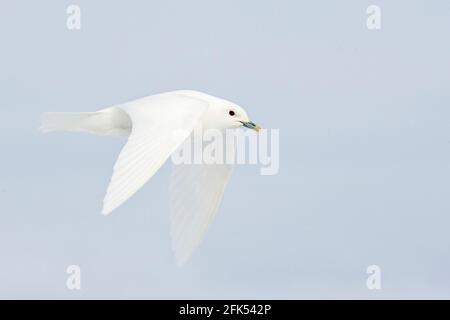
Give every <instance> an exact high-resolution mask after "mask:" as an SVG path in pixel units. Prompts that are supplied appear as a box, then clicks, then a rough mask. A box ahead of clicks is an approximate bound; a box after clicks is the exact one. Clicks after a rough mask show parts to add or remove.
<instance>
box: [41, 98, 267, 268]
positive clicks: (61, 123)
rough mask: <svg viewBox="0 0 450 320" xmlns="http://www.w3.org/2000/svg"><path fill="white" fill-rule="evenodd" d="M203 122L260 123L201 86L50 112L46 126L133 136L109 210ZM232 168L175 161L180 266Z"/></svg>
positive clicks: (219, 125)
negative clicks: (98, 107) (79, 109)
mask: <svg viewBox="0 0 450 320" xmlns="http://www.w3.org/2000/svg"><path fill="white" fill-rule="evenodd" d="M199 126H201V127H202V128H203V129H220V130H224V129H229V128H237V127H240V126H245V127H248V128H251V129H254V130H256V131H259V129H260V127H258V126H257V125H255V124H254V123H253V122H251V121H250V120H249V118H248V116H247V113H246V112H245V110H244V109H243V108H241V107H239V106H238V105H237V104H235V103H232V102H230V101H227V100H224V99H220V98H217V97H214V96H211V95H208V94H205V93H202V92H198V91H191V90H179V91H172V92H167V93H161V94H157V95H152V96H148V97H144V98H141V99H138V100H134V101H131V102H127V103H124V104H120V105H116V106H113V107H109V108H106V109H102V110H99V111H97V112H75V113H65V112H63V113H45V114H43V116H42V126H41V130H42V131H44V132H49V131H58V130H63V131H81V132H88V133H93V134H99V135H109V136H125V137H128V141H127V143H126V144H125V146H124V148H123V149H122V151H121V152H120V154H119V157H118V159H117V161H116V164H115V165H114V170H113V175H112V178H111V182H110V184H109V186H108V189H107V192H106V196H105V198H104V201H103V210H102V214H104V215H108V214H110V213H111V212H112V211H113V210H115V209H116V208H118V207H119V206H120V205H122V204H123V203H124V202H125V201H127V200H128V199H129V198H130V197H131V196H132V195H133V194H134V193H135V192H136V191H138V190H139V189H140V188H141V187H142V186H143V185H144V184H145V183H146V182H147V181H148V180H149V179H150V178H151V177H152V176H153V175H154V174H155V173H156V172H157V171H158V170H159V168H160V167H161V166H162V165H163V164H164V162H166V160H167V159H168V158H169V157H170V156H171V154H172V153H173V152H174V151H175V150H176V149H177V148H178V147H180V146H181V145H182V144H183V142H184V141H185V140H186V139H187V138H188V137H189V135H190V134H191V133H192V132H193V131H194V130H195V129H196V128H197V127H199ZM180 132H181V133H182V134H180ZM175 133H176V134H175ZM230 173H231V166H230V165H227V164H209V165H207V164H201V165H198V164H196V165H177V166H175V169H174V171H173V174H172V177H171V182H170V193H169V199H170V220H171V238H172V249H173V251H174V253H175V258H176V261H177V264H178V265H179V266H181V265H183V264H184V263H185V262H186V261H187V260H188V259H189V257H190V256H191V254H192V252H193V251H194V250H195V248H196V247H197V246H198V244H199V243H200V241H201V240H202V238H203V236H204V234H205V231H206V229H207V227H208V225H209V223H210V222H211V221H212V218H213V217H214V214H215V212H216V210H217V208H218V206H219V203H220V200H221V198H222V194H223V191H224V189H225V186H226V184H227V181H228V178H229V176H230Z"/></svg>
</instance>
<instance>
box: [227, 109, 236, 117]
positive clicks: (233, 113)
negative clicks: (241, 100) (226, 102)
mask: <svg viewBox="0 0 450 320" xmlns="http://www.w3.org/2000/svg"><path fill="white" fill-rule="evenodd" d="M228 114H229V115H230V116H234V115H235V114H236V113H235V112H234V111H233V110H230V112H228Z"/></svg>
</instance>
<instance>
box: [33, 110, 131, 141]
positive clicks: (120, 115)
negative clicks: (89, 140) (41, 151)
mask: <svg viewBox="0 0 450 320" xmlns="http://www.w3.org/2000/svg"><path fill="white" fill-rule="evenodd" d="M41 120H42V123H41V127H40V130H41V131H43V132H51V131H78V132H88V133H94V134H99V135H120V136H123V135H128V134H129V132H130V129H131V120H130V118H129V117H128V115H127V114H126V113H125V112H124V111H122V110H121V109H119V108H115V107H112V108H108V109H104V110H101V111H98V112H47V113H44V114H43V115H42V118H41Z"/></svg>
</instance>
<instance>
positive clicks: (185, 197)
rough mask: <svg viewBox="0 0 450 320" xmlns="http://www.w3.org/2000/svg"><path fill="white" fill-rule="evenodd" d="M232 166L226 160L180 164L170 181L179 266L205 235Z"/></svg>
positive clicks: (172, 218) (173, 236)
mask: <svg viewBox="0 0 450 320" xmlns="http://www.w3.org/2000/svg"><path fill="white" fill-rule="evenodd" d="M231 171H232V167H231V166H229V165H226V164H180V165H176V166H175V167H174V170H173V173H172V177H171V183H170V195H169V197H170V218H171V237H172V249H173V251H174V253H175V258H176V261H177V264H178V265H179V266H181V265H183V264H184V263H185V262H186V261H187V260H188V259H189V258H190V256H191V255H192V253H193V251H194V250H195V249H196V248H197V247H198V245H199V243H200V242H201V240H202V239H203V237H204V235H205V232H206V230H207V228H208V226H209V224H210V223H211V221H212V219H213V218H214V215H215V213H216V211H217V208H218V206H219V204H220V200H221V199H222V195H223V192H224V190H225V187H226V184H227V182H228V179H229V177H230V174H231Z"/></svg>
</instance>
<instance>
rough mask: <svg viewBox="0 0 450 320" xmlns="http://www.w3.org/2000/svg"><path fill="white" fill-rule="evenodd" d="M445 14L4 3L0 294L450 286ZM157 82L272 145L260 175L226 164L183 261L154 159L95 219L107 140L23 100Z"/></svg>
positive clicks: (408, 293) (62, 105) (424, 9)
mask: <svg viewBox="0 0 450 320" xmlns="http://www.w3.org/2000/svg"><path fill="white" fill-rule="evenodd" d="M69 4H78V5H80V7H81V10H82V12H81V13H82V28H81V30H80V31H68V30H67V29H66V17H67V15H66V13H65V11H66V8H67V6H68V5H69ZM370 4H377V5H379V6H380V7H381V12H382V29H381V30H379V31H369V30H368V29H367V28H366V8H367V6H368V5H370ZM449 17H450V2H448V1H445V0H441V1H433V3H432V4H431V3H427V2H425V1H418V0H415V1H406V0H404V1H400V0H399V1H380V0H378V1H360V0H353V1H339V2H338V1H330V0H329V1H324V0H320V1H237V0H233V1H206V0H204V1H196V0H194V1H181V0H179V1H127V2H125V1H106V0H96V1H87V0H74V1H58V2H55V1H49V0H44V1H39V2H38V1H9V2H8V3H6V2H5V4H4V5H2V10H1V12H0V37H1V39H2V49H1V51H0V67H1V68H0V70H1V72H0V87H1V88H2V90H1V98H2V99H1V101H2V102H1V107H0V110H1V111H0V115H1V117H2V120H3V121H2V122H1V123H2V124H1V126H0V146H1V150H2V156H1V162H0V163H1V169H0V252H1V257H2V258H1V263H0V297H1V298H63V299H71V298H291V299H295V298H369V299H371V298H450V250H449V249H450V233H449V228H450V197H449V192H450V188H449V187H450V128H449V118H450V73H449V72H450V59H449V57H450V43H449V41H448V34H449V30H450V18H449ZM175 89H195V90H200V91H205V92H207V93H210V94H214V95H217V96H221V97H225V98H227V99H229V100H232V101H235V102H236V103H238V104H240V105H242V106H244V107H245V108H246V110H248V112H249V113H250V115H251V117H252V119H253V120H254V121H255V122H257V123H259V124H261V125H263V126H264V127H266V128H278V129H280V139H281V141H280V143H281V156H280V172H279V174H278V175H276V176H261V175H259V168H258V167H255V166H240V167H238V168H236V170H235V171H234V174H233V177H232V179H231V182H230V184H229V186H228V188H227V191H226V193H225V196H224V199H223V203H222V206H221V208H220V210H219V211H218V213H217V216H216V219H215V221H214V223H213V224H212V226H211V228H210V229H209V232H208V234H207V236H206V239H205V241H204V242H203V243H202V245H201V246H200V248H199V249H198V250H197V252H196V253H195V255H194V256H193V257H192V259H191V261H190V262H189V263H188V264H187V265H186V266H185V267H184V268H183V269H178V268H177V267H176V265H175V262H174V258H173V256H172V253H171V250H170V239H169V218H168V209H167V189H168V181H169V179H168V178H169V173H170V165H166V166H164V167H163V169H162V170H161V172H159V173H158V174H157V175H156V176H154V177H153V178H152V180H151V181H150V182H149V183H148V184H147V185H146V187H145V188H144V189H142V190H141V191H140V192H139V193H138V194H137V195H136V196H135V197H133V198H132V199H131V200H130V201H129V202H128V203H127V204H126V205H124V206H123V207H122V208H120V209H119V210H117V211H116V212H115V213H114V214H112V215H111V216H109V217H103V216H101V215H100V210H101V204H102V198H103V195H104V192H105V189H106V186H107V183H108V181H109V178H110V174H111V169H112V166H113V164H114V161H115V158H116V156H117V154H118V152H119V151H120V149H121V147H122V145H123V142H124V141H123V140H115V139H111V138H101V137H96V136H90V135H83V134H64V133H62V134H52V135H43V134H41V133H40V132H39V131H38V130H37V128H38V126H39V116H40V114H41V113H42V112H43V111H91V110H97V109H100V108H103V107H106V106H109V105H112V104H116V103H120V102H125V101H128V100H131V99H135V98H138V97H142V96H146V95H150V94H154V93H159V92H163V91H170V90H175ZM71 264H78V265H80V267H81V270H82V290H81V291H69V290H67V289H66V286H65V281H66V277H67V275H66V274H65V270H66V267H67V266H68V265H71ZM371 264H377V265H379V266H380V267H381V268H382V290H380V291H369V290H367V288H366V286H365V281H366V277H367V275H366V273H365V270H366V267H367V266H368V265H371Z"/></svg>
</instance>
